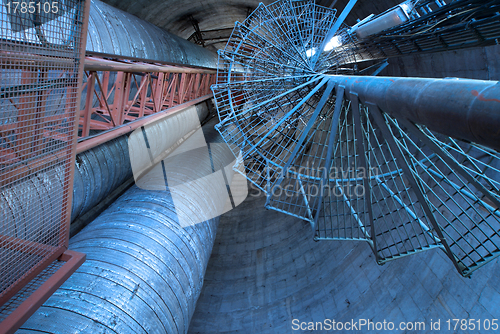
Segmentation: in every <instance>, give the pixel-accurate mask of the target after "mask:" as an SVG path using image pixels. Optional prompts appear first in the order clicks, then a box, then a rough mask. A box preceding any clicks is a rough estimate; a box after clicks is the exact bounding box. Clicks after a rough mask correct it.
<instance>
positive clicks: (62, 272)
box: [0, 250, 85, 334]
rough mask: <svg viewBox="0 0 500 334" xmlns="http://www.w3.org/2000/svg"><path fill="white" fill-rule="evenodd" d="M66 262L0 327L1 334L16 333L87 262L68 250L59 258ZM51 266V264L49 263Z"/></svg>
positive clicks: (82, 257)
mask: <svg viewBox="0 0 500 334" xmlns="http://www.w3.org/2000/svg"><path fill="white" fill-rule="evenodd" d="M58 260H59V261H63V262H66V263H65V264H63V265H62V267H61V268H59V270H57V271H56V272H55V273H54V274H53V275H52V276H50V278H48V279H47V280H46V281H45V282H44V283H43V284H42V285H41V286H40V287H39V288H38V289H36V290H35V291H34V292H33V293H32V294H31V295H30V296H29V297H28V298H27V299H26V300H25V301H24V302H22V303H21V305H19V306H18V307H17V308H16V309H15V310H14V311H13V312H12V313H11V314H9V316H8V317H7V318H5V320H4V321H2V326H0V334H11V333H14V332H15V331H16V330H17V329H18V328H19V327H20V326H21V325H22V324H23V323H24V322H26V320H28V319H29V317H30V316H31V315H32V314H33V313H35V311H36V310H37V309H38V308H39V307H40V306H41V305H42V304H43V303H44V302H45V301H46V300H47V299H49V297H50V296H51V295H52V294H53V293H54V292H55V291H56V290H57V289H58V288H59V287H60V286H61V285H62V284H63V283H64V282H65V281H66V280H67V279H68V278H69V277H70V276H71V274H73V273H74V272H75V270H76V269H77V268H78V267H80V266H81V265H82V263H83V262H85V254H83V253H78V252H74V251H70V250H66V251H65V252H64V253H63V254H62V255H60V256H59V258H58ZM49 264H50V263H49Z"/></svg>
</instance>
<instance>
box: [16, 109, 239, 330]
mask: <svg viewBox="0 0 500 334" xmlns="http://www.w3.org/2000/svg"><path fill="white" fill-rule="evenodd" d="M215 122H216V119H214V120H213V121H212V122H209V123H208V124H207V125H205V126H204V127H203V132H204V133H205V138H210V140H211V141H212V143H211V145H210V146H212V145H213V144H214V143H213V141H216V142H217V141H218V142H220V141H221V140H220V137H219V136H218V135H215V130H214V128H213V126H214V124H215ZM172 124H174V123H172ZM148 139H149V140H150V141H151V140H152V139H153V138H151V137H149V138H148ZM220 144H221V145H217V144H216V145H215V147H217V149H215V150H212V151H211V154H210V156H206V155H203V154H201V155H197V154H183V153H184V152H185V151H186V148H183V147H182V146H179V147H178V148H177V149H176V150H174V151H173V153H172V154H173V155H174V156H176V159H177V162H178V163H179V164H180V165H179V167H181V168H179V170H178V175H179V176H178V179H179V180H183V178H184V177H185V175H190V176H193V175H194V176H196V175H199V176H200V177H203V176H206V175H209V174H211V173H212V174H213V172H214V168H213V167H212V166H229V168H226V172H227V171H229V170H231V166H232V164H233V163H234V156H232V154H231V153H230V151H229V150H226V151H224V152H221V153H220V154H219V153H215V152H218V151H219V150H220V148H222V147H224V146H223V145H222V144H223V143H220ZM151 146H152V144H151ZM228 152H229V154H228ZM184 157H185V159H184ZM207 159H208V163H207V161H206V160H207ZM171 175H173V174H171ZM172 178H173V176H172ZM172 178H171V179H169V180H168V184H176V180H175V179H172ZM227 178H228V179H235V176H233V175H228V176H227ZM149 180H150V178H149ZM199 191H201V190H199ZM201 198H205V202H204V203H197V202H195V201H190V200H189V199H187V200H185V201H183V203H180V204H179V202H177V203H175V204H174V200H173V191H171V189H170V188H167V189H166V190H164V191H161V190H145V189H140V188H139V187H137V186H133V187H132V188H130V189H129V190H128V191H127V192H126V193H125V194H124V195H122V196H121V197H120V198H119V199H118V200H117V201H116V202H115V203H113V204H112V205H111V206H110V207H109V208H108V209H107V210H106V211H105V212H104V213H103V214H101V215H100V216H99V217H98V218H97V219H96V220H94V221H93V222H92V223H90V224H89V225H88V226H87V227H86V228H84V229H83V230H82V231H81V232H80V233H79V234H77V235H76V236H75V237H73V238H72V239H71V240H70V249H73V250H76V251H79V252H83V253H86V254H87V261H86V262H85V263H84V264H83V265H82V266H81V267H80V268H79V269H78V270H77V271H76V272H75V273H74V274H73V275H72V276H71V277H70V278H69V279H68V281H66V282H65V283H64V284H63V285H62V286H61V288H59V289H58V290H57V291H56V293H54V295H53V296H52V297H51V298H50V299H49V300H48V301H47V302H46V303H45V304H44V305H43V306H42V307H40V309H39V310H38V311H37V312H36V313H35V314H34V315H33V316H32V317H31V318H30V319H29V320H28V321H27V322H26V323H25V324H24V325H23V326H22V328H21V329H20V331H19V332H20V333H33V332H37V333H38V332H50V333H75V332H79V333H80V332H81V333H134V334H135V333H186V332H187V329H188V325H189V322H190V319H191V316H192V314H193V312H194V309H195V305H196V301H197V299H198V296H199V294H200V291H201V288H202V285H203V277H204V272H205V268H206V265H207V262H208V259H209V257H210V253H211V249H212V246H213V242H214V239H215V233H216V228H217V223H218V218H213V219H209V220H207V221H204V222H201V223H197V221H199V219H200V217H204V213H203V212H201V209H200V208H204V207H206V206H207V205H215V206H219V205H220V204H217V203H216V202H217V200H218V199H217V198H214V197H212V196H209V194H207V195H206V196H201ZM222 200H224V201H225V200H226V199H225V198H223V197H222ZM180 215H183V216H184V217H191V219H192V221H193V224H191V225H188V226H184V227H181V226H180V223H179V219H178V216H180Z"/></svg>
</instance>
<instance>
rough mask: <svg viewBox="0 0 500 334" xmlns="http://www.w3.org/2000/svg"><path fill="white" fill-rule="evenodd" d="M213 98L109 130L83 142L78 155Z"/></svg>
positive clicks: (78, 145) (185, 104)
mask: <svg viewBox="0 0 500 334" xmlns="http://www.w3.org/2000/svg"><path fill="white" fill-rule="evenodd" d="M212 96H213V95H212V94H207V95H204V96H201V97H198V98H196V99H194V100H191V101H189V102H185V103H183V104H179V105H177V106H175V107H172V108H168V109H166V110H164V111H161V112H158V113H155V114H154V115H150V116H147V117H142V118H140V119H137V120H135V121H133V122H130V123H127V124H124V125H122V126H119V127H116V128H113V129H110V130H108V131H106V132H104V133H102V134H100V135H98V136H95V137H90V138H88V139H83V141H81V142H79V143H78V144H77V145H76V153H77V154H79V153H82V152H85V151H87V150H90V149H91V148H93V147H96V146H99V145H101V144H103V143H105V142H108V141H110V140H112V139H115V138H118V137H120V136H123V135H124V134H127V133H129V132H132V131H134V130H135V129H137V128H139V127H141V126H143V125H144V124H146V123H148V122H152V121H156V120H159V119H162V118H164V117H169V116H172V115H174V114H176V113H179V112H182V111H183V110H185V109H186V108H188V107H191V106H193V105H195V104H198V103H201V102H203V101H205V100H208V99H210V98H212Z"/></svg>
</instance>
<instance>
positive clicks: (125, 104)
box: [79, 55, 216, 137]
mask: <svg viewBox="0 0 500 334" xmlns="http://www.w3.org/2000/svg"><path fill="white" fill-rule="evenodd" d="M85 74H86V75H85V76H86V80H84V83H83V87H82V89H83V94H84V96H85V97H86V99H85V104H84V107H83V109H82V110H81V111H80V122H79V125H80V131H79V136H80V137H87V136H89V134H90V132H91V131H92V132H93V133H92V134H95V131H99V130H101V131H102V130H109V129H112V128H114V127H117V126H120V125H123V124H124V123H127V122H132V121H135V120H137V119H139V118H142V117H144V116H148V115H152V114H154V113H158V112H160V111H163V110H165V109H168V108H172V107H174V106H177V105H180V104H182V103H185V102H188V101H192V100H195V99H198V98H200V97H204V96H207V95H208V94H210V85H211V84H213V83H214V82H215V74H216V71H215V70H210V69H203V68H190V67H183V66H172V65H168V64H162V63H154V62H150V63H147V62H144V61H137V60H135V61H134V60H131V59H126V58H121V59H105V58H103V57H97V56H95V55H94V56H87V58H86V61H85Z"/></svg>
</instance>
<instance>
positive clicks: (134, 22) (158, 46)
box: [87, 0, 217, 68]
mask: <svg viewBox="0 0 500 334" xmlns="http://www.w3.org/2000/svg"><path fill="white" fill-rule="evenodd" d="M87 51H94V52H101V53H109V54H116V55H121V56H126V57H136V58H142V59H151V60H158V61H164V62H170V63H176V64H184V65H191V66H202V67H209V68H216V67H217V55H216V54H215V53H213V52H211V51H208V50H206V49H204V48H202V47H200V46H198V45H196V44H193V43H191V42H188V41H187V40H185V39H182V38H180V37H177V36H175V35H173V34H170V33H168V32H166V31H165V30H163V29H160V28H158V27H157V26H155V25H153V24H151V23H149V22H146V21H144V20H141V19H139V18H138V17H136V16H134V15H132V14H129V13H127V12H124V11H122V10H120V9H117V8H114V7H112V6H110V5H108V4H105V3H103V2H101V1H97V0H92V2H91V6H90V19H89V30H88V35H87Z"/></svg>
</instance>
